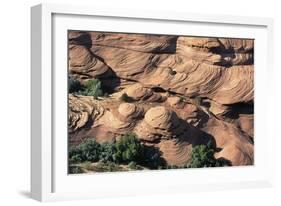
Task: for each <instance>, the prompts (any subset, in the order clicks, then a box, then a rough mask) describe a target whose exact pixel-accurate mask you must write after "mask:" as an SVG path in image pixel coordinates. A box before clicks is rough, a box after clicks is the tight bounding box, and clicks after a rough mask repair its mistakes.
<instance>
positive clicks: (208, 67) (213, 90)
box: [69, 31, 254, 166]
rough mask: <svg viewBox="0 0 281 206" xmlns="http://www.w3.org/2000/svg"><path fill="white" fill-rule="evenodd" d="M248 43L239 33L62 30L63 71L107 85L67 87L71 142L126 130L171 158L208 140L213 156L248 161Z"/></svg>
mask: <svg viewBox="0 0 281 206" xmlns="http://www.w3.org/2000/svg"><path fill="white" fill-rule="evenodd" d="M253 48H254V41H253V40H246V39H229V38H227V39H226V38H201V37H200V38H198V37H187V36H164V35H138V34H115V33H104V32H75V31H73V32H69V74H70V75H71V76H72V77H74V78H75V79H78V80H79V81H80V82H81V83H83V82H85V81H87V80H89V79H94V78H98V79H99V80H101V82H102V86H103V88H106V89H107V90H108V91H110V92H109V96H108V97H101V98H99V99H98V100H96V99H94V98H93V97H90V96H81V95H73V94H69V139H70V143H71V144H78V143H80V142H81V141H82V140H83V139H84V138H95V139H96V140H97V141H98V142H105V141H112V140H116V139H118V138H119V137H120V135H121V134H124V133H125V132H128V131H131V132H134V133H135V134H137V136H138V137H139V138H140V140H141V141H142V142H143V143H144V144H148V145H152V146H154V147H156V148H159V150H160V151H161V153H162V157H163V158H164V159H165V160H166V162H167V163H168V164H171V165H179V166H180V165H183V164H186V162H188V161H189V160H190V158H191V151H192V147H193V146H195V145H198V144H207V143H208V142H210V141H211V142H213V143H214V144H215V145H216V148H217V149H216V153H215V156H216V158H220V157H223V158H225V159H227V160H229V161H230V162H231V164H232V165H251V164H253V163H254V133H253V126H254V118H253V117H254V114H253V107H254V101H253V100H254V66H253V62H254V59H253V57H254V54H253V51H254V49H253ZM123 94H126V95H127V96H128V98H130V100H132V101H129V102H124V101H122V100H121V99H122V98H121V99H120V97H121V96H122V95H123Z"/></svg>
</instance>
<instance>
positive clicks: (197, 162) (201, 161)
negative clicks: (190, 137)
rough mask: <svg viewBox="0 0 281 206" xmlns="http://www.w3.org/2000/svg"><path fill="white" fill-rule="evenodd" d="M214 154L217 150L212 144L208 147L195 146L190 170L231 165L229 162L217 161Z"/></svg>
mask: <svg viewBox="0 0 281 206" xmlns="http://www.w3.org/2000/svg"><path fill="white" fill-rule="evenodd" d="M214 153H215V150H214V149H213V147H212V145H211V142H209V143H208V144H207V145H197V146H195V147H194V148H192V153H191V162H190V164H189V168H200V167H221V166H228V165H230V162H229V161H228V160H225V159H216V158H215V157H214Z"/></svg>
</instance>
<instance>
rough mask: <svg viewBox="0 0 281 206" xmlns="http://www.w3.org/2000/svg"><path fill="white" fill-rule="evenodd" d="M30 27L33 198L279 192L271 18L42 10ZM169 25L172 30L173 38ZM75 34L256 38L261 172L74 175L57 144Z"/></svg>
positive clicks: (257, 139) (49, 6)
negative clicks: (70, 33)
mask: <svg viewBox="0 0 281 206" xmlns="http://www.w3.org/2000/svg"><path fill="white" fill-rule="evenodd" d="M111 22H112V24H111V25H110V23H111ZM116 22H117V23H118V24H117V23H116ZM155 24H157V25H159V27H158V30H155ZM31 25H32V28H31V42H32V44H31V49H32V60H31V63H32V64H31V66H32V68H31V71H32V72H31V79H32V85H31V95H32V99H31V110H32V115H31V123H32V124H31V125H32V128H31V142H32V143H31V144H32V145H31V196H32V198H34V199H36V200H39V201H53V200H69V199H86V198H97V197H112V196H122V195H136V194H151V193H153V194H156V193H171V192H188V191H210V190H214V189H218V190H222V189H223V190H224V189H239V188H246V187H269V186H272V184H273V160H272V158H273V151H272V150H273V133H272V131H270V127H269V124H268V121H267V120H268V115H267V112H266V111H267V109H266V108H269V107H270V105H271V104H272V103H271V102H272V101H268V100H270V97H271V94H270V93H268V91H273V89H268V88H269V87H272V84H271V81H270V79H271V78H272V77H273V74H274V71H273V59H272V56H273V54H272V52H273V40H272V39H273V32H272V29H273V20H272V19H269V18H260V17H238V16H224V15H223V16H222V15H203V14H190V13H177V12H170V13H169V14H167V13H166V12H163V13H161V12H154V11H137V10H130V11H128V10H126V9H124V10H120V9H119V10H114V9H112V8H93V7H87V6H70V5H57V4H40V5H37V6H34V7H32V9H31ZM165 25H168V26H169V28H172V29H173V30H171V29H170V30H169V29H168V30H167V29H166V30H167V31H166V30H165V29H163V28H164V27H165ZM185 25H189V27H187V26H185ZM183 28H184V29H183ZM188 28H192V30H191V29H188ZM69 29H77V30H97V31H101V30H105V31H118V32H128V31H134V32H142V33H145V32H147V33H161V34H162V33H163V34H166V33H167V34H187V35H199V36H226V37H246V38H255V40H256V42H255V165H254V166H247V167H229V168H208V169H189V170H185V169H179V170H165V171H151V172H150V171H149V172H130V173H127V172H122V173H119V172H117V173H114V174H108V173H107V174H97V175H76V176H69V175H67V172H66V171H67V167H66V165H67V161H66V157H67V153H66V152H65V150H67V149H66V145H65V143H66V138H65V139H64V137H62V138H58V136H61V135H62V136H64V134H65V131H66V129H67V128H63V125H66V124H65V121H66V118H67V116H66V110H65V108H64V106H65V105H66V104H65V101H67V100H66V99H67V98H66V96H64V95H66V93H65V92H64V91H66V86H67V84H66V81H67V79H66V78H67V77H66V75H65V72H66V68H65V69H61V70H60V69H56V68H61V67H65V66H66V65H67V64H66V62H67V56H66V54H67V51H66V49H65V48H66V47H65V46H66V42H67V36H66V35H65V34H66V31H67V30H69ZM153 29H154V30H153ZM64 38H65V40H64ZM265 87H266V88H267V89H265ZM61 108H62V109H61ZM61 125H62V126H61ZM163 180H165V181H163Z"/></svg>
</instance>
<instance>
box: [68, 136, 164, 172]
mask: <svg viewBox="0 0 281 206" xmlns="http://www.w3.org/2000/svg"><path fill="white" fill-rule="evenodd" d="M69 161H70V163H81V162H86V161H90V162H103V163H109V162H112V163H116V164H128V166H129V167H130V168H132V169H133V168H135V167H136V165H144V166H147V167H150V168H157V167H158V166H162V165H164V164H165V161H164V160H163V158H162V157H161V154H160V152H159V150H158V149H156V148H152V147H148V146H145V145H144V144H142V143H141V142H140V140H139V139H138V138H137V136H136V135H135V134H133V133H127V134H124V135H122V136H121V138H120V140H119V141H116V142H105V143H102V144H99V143H97V142H96V141H95V140H92V139H87V140H85V141H83V142H82V143H80V144H79V145H77V146H72V147H71V148H70V150H69Z"/></svg>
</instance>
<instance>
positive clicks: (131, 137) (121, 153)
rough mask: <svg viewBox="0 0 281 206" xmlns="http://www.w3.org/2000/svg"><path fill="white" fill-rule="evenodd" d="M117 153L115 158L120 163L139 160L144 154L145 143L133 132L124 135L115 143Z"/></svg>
mask: <svg viewBox="0 0 281 206" xmlns="http://www.w3.org/2000/svg"><path fill="white" fill-rule="evenodd" d="M115 146H116V153H115V154H114V159H115V160H116V161H117V162H119V163H129V162H131V161H135V162H139V161H140V159H141V157H142V155H143V145H142V144H141V142H140V140H139V139H138V138H137V136H136V135H135V134H133V133H127V134H124V135H122V137H121V139H120V140H119V141H117V142H116V143H115Z"/></svg>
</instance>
